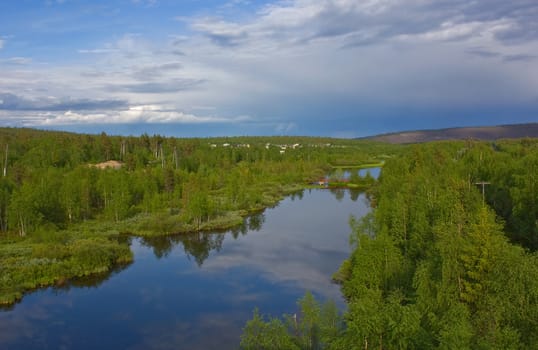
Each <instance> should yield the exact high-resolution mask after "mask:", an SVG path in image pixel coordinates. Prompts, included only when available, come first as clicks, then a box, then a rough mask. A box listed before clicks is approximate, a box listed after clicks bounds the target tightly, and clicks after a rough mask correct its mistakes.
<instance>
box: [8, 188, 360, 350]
mask: <svg viewBox="0 0 538 350" xmlns="http://www.w3.org/2000/svg"><path fill="white" fill-rule="evenodd" d="M368 210H369V209H368V205H367V202H366V200H365V198H364V196H363V195H359V194H358V193H351V192H349V191H347V190H335V191H330V190H312V191H305V192H303V193H302V194H301V195H296V196H294V197H288V198H287V199H285V200H283V201H282V202H281V203H280V204H279V205H278V206H277V207H275V208H271V209H267V210H266V211H265V212H264V213H261V214H258V215H255V216H253V217H251V218H249V219H247V220H246V222H245V225H244V226H243V227H240V228H238V229H235V230H232V231H229V232H226V233H203V234H192V235H181V236H173V237H167V238H161V239H153V240H142V239H138V238H136V239H132V249H133V251H134V257H135V262H134V263H133V264H131V265H129V266H127V267H125V268H123V269H118V270H117V271H115V272H114V273H112V274H108V275H106V276H101V277H99V278H93V279H90V280H86V281H77V282H76V283H75V285H73V284H72V285H70V286H69V287H65V288H63V289H58V288H48V289H43V290H38V291H36V292H33V293H30V294H28V295H26V296H25V297H24V299H23V300H22V302H21V303H19V304H17V305H15V306H14V307H13V308H12V309H11V310H3V311H0V349H236V348H237V347H238V344H239V336H240V334H241V328H242V327H243V326H244V324H245V322H246V320H248V319H249V318H250V317H251V315H252V310H253V309H254V307H256V306H257V307H259V309H260V310H261V311H262V313H266V314H272V315H275V316H279V315H282V314H283V313H293V312H295V311H296V301H297V299H298V298H300V297H301V296H303V295H304V292H305V291H306V290H310V291H312V292H313V293H314V294H315V295H316V296H317V297H319V298H321V299H328V298H330V299H333V300H335V301H336V302H337V304H338V305H340V307H344V304H343V301H342V299H341V296H340V292H339V288H338V286H336V285H334V284H332V283H331V275H332V274H333V273H334V272H335V271H336V270H337V268H338V266H339V265H340V263H341V262H342V261H343V260H344V259H345V258H346V257H347V256H348V254H349V251H350V248H349V245H348V237H349V232H350V229H349V226H348V219H349V216H350V215H354V216H356V217H360V216H362V215H364V214H365V213H367V211H368Z"/></svg>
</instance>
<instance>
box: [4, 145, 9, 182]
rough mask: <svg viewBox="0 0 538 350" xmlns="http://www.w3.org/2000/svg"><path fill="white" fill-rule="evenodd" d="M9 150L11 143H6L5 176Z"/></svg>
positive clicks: (5, 174)
mask: <svg viewBox="0 0 538 350" xmlns="http://www.w3.org/2000/svg"><path fill="white" fill-rule="evenodd" d="M8 150H9V144H8V143H6V158H5V161H4V177H6V176H7V154H8Z"/></svg>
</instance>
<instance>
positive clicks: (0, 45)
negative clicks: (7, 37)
mask: <svg viewBox="0 0 538 350" xmlns="http://www.w3.org/2000/svg"><path fill="white" fill-rule="evenodd" d="M3 47H4V40H3V39H0V50H1V49H2V48H3Z"/></svg>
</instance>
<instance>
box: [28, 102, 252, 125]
mask: <svg viewBox="0 0 538 350" xmlns="http://www.w3.org/2000/svg"><path fill="white" fill-rule="evenodd" d="M248 120H250V118H249V117H246V116H239V117H233V118H224V117H212V116H196V115H194V114H188V113H183V112H179V111H177V110H176V109H170V108H164V107H163V106H158V105H140V106H132V107H129V108H128V109H126V110H121V111H112V112H110V111H107V112H92V113H83V112H73V111H67V112H64V113H63V114H55V113H52V112H47V113H41V114H39V115H38V116H36V117H34V118H33V119H32V120H30V121H26V122H25V125H27V126H53V125H70V124H132V123H150V124H160V123H178V124H204V123H237V122H245V121H248Z"/></svg>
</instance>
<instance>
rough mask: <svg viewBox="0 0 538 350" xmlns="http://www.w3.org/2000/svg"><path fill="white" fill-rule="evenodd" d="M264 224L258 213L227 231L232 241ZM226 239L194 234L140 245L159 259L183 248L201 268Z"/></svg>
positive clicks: (144, 240)
mask: <svg viewBox="0 0 538 350" xmlns="http://www.w3.org/2000/svg"><path fill="white" fill-rule="evenodd" d="M264 223H265V215H264V213H263V212H259V213H256V214H253V215H251V216H249V217H247V218H246V219H245V220H244V221H243V224H241V225H239V226H236V227H234V228H233V229H231V230H229V231H227V232H229V233H230V234H231V235H232V237H233V238H234V239H237V238H238V237H239V236H240V235H246V234H247V233H248V232H249V231H250V232H252V231H259V230H261V228H262V226H263V224H264ZM225 237H226V232H195V233H189V234H178V235H171V236H164V237H144V238H142V239H141V243H142V244H143V245H144V246H146V247H150V248H151V249H152V250H153V254H154V255H155V256H156V257H157V258H159V259H161V258H164V257H167V256H168V255H169V254H170V253H171V252H172V250H173V249H174V247H176V246H177V245H178V244H181V245H182V246H183V250H184V251H185V254H186V255H187V257H188V258H189V259H191V258H192V259H194V261H196V263H197V264H198V266H202V264H203V263H204V261H205V260H206V259H207V258H208V257H209V254H210V253H211V252H212V251H217V252H218V251H220V249H221V248H222V243H223V242H224V238H225Z"/></svg>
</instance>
